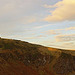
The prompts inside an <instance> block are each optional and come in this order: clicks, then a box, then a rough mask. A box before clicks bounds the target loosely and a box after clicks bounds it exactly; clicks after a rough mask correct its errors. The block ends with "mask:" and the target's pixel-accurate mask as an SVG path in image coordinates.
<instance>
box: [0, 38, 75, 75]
mask: <svg viewBox="0 0 75 75" xmlns="http://www.w3.org/2000/svg"><path fill="white" fill-rule="evenodd" d="M0 75H75V51H74V50H73V51H72V50H71V51H70V50H62V49H56V48H49V47H44V46H41V45H36V44H31V43H28V42H24V41H20V40H12V39H2V38H0Z"/></svg>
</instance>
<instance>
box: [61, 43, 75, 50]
mask: <svg viewBox="0 0 75 75" xmlns="http://www.w3.org/2000/svg"><path fill="white" fill-rule="evenodd" d="M61 47H62V48H65V49H71V50H75V43H74V42H66V43H62V44H61Z"/></svg>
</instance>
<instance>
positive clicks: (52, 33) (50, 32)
mask: <svg viewBox="0 0 75 75" xmlns="http://www.w3.org/2000/svg"><path fill="white" fill-rule="evenodd" d="M45 33H46V34H48V35H57V34H60V32H58V31H56V30H48V31H46V32H45Z"/></svg>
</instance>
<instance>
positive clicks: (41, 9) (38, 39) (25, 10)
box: [0, 0, 75, 50]
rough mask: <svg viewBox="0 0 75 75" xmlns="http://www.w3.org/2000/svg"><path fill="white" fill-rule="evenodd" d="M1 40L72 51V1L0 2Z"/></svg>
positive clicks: (74, 45) (74, 1)
mask: <svg viewBox="0 0 75 75" xmlns="http://www.w3.org/2000/svg"><path fill="white" fill-rule="evenodd" d="M0 37H2V38H9V39H18V40H22V41H27V42H30V43H34V44H40V45H44V46H48V47H54V48H61V49H70V50H75V0H0Z"/></svg>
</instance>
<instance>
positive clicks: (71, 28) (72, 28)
mask: <svg viewBox="0 0 75 75" xmlns="http://www.w3.org/2000/svg"><path fill="white" fill-rule="evenodd" d="M65 30H75V27H69V28H65Z"/></svg>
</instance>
